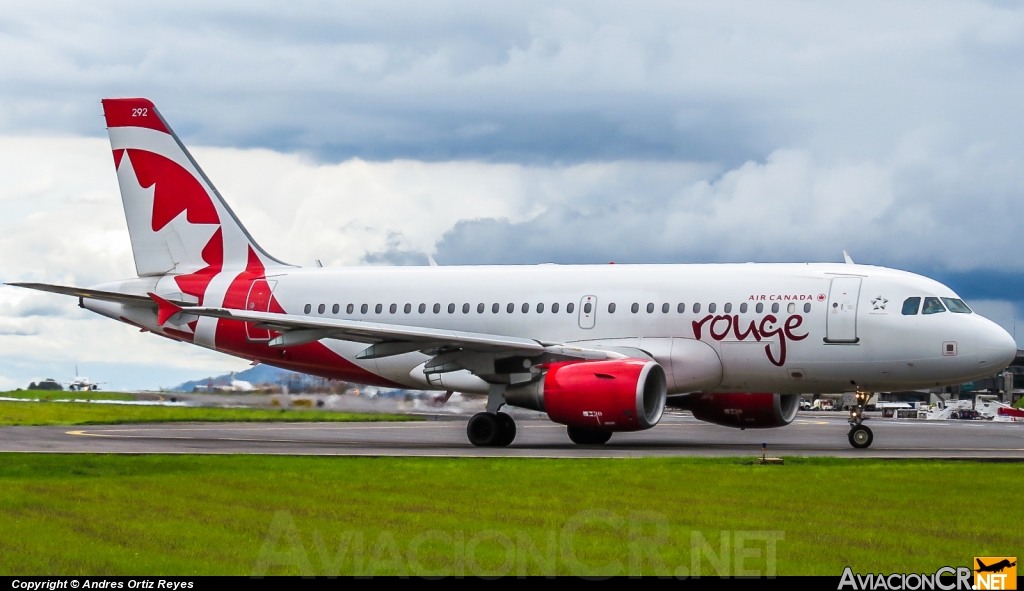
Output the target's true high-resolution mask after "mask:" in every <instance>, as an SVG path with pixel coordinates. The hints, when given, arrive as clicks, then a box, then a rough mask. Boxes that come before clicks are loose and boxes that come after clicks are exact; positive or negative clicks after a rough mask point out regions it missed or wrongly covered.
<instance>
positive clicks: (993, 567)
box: [976, 558, 1017, 573]
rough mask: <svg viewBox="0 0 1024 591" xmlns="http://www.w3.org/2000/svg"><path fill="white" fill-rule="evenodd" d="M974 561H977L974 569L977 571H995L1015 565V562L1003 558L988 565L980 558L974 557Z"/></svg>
mask: <svg viewBox="0 0 1024 591" xmlns="http://www.w3.org/2000/svg"><path fill="white" fill-rule="evenodd" d="M976 561H977V563H978V568H977V569H976V570H977V571H978V572H979V573H997V572H999V571H1002V570H1005V569H1008V568H1010V567H1012V566H1017V563H1016V562H1010V561H1009V560H1007V559H1005V558H1004V559H1002V560H1000V561H999V562H997V563H995V564H990V565H988V566H986V565H985V563H984V562H982V561H981V559H980V558H978V559H976Z"/></svg>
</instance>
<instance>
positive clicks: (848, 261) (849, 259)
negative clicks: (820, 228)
mask: <svg viewBox="0 0 1024 591" xmlns="http://www.w3.org/2000/svg"><path fill="white" fill-rule="evenodd" d="M843 258H844V259H846V264H847V265H856V264H857V263H855V262H853V259H852V258H850V253H848V252H846V251H845V250H844V251H843Z"/></svg>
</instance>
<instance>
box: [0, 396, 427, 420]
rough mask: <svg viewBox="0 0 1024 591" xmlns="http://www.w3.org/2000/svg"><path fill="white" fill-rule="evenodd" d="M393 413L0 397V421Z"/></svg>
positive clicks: (394, 417) (335, 417)
mask: <svg viewBox="0 0 1024 591" xmlns="http://www.w3.org/2000/svg"><path fill="white" fill-rule="evenodd" d="M409 420H417V418H416V417H410V416H407V415H394V414H373V413H347V412H333V411H323V410H283V409H282V410H270V409H266V410H263V409H250V408H199V407H180V406H128V405H121V404H88V403H81V404H79V403H71V402H14V401H6V400H5V401H0V425H101V424H116V423H167V422H196V421H201V422H224V421H232V422H240V421H241V422H251V421H296V422H297V421H302V422H309V421H314V422H337V421H409Z"/></svg>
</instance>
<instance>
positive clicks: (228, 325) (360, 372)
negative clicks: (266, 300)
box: [215, 248, 403, 388]
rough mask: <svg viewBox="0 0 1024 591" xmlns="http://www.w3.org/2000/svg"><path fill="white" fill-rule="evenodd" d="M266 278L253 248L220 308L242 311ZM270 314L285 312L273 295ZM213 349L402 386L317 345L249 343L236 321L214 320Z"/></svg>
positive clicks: (361, 381)
mask: <svg viewBox="0 0 1024 591" xmlns="http://www.w3.org/2000/svg"><path fill="white" fill-rule="evenodd" d="M265 275H266V273H265V269H264V267H263V263H261V262H260V259H259V256H257V254H256V253H255V252H254V251H253V249H252V248H249V261H248V264H247V265H246V269H245V271H242V272H241V273H239V274H238V276H237V277H235V279H234V281H232V282H231V285H230V286H229V287H228V290H227V293H225V294H224V306H223V307H225V308H231V309H236V310H244V309H245V300H246V297H247V296H248V295H249V290H250V289H251V288H252V285H253V283H255V282H256V281H266V277H265ZM269 311H270V312H276V313H284V308H283V307H281V304H280V303H278V301H277V300H276V299H275V298H274V297H273V295H271V298H270V310H269ZM215 346H216V348H217V349H218V350H220V351H224V352H227V353H231V354H233V355H238V356H239V357H244V358H246V359H253V360H259V361H260V362H262V363H266V364H267V365H273V366H275V367H280V368H283V369H287V370H290V371H298V372H302V373H308V374H312V375H315V376H319V377H322V378H328V379H332V380H342V381H346V382H356V383H359V384H368V385H371V386H383V387H386V388H401V387H403V386H402V385H401V384H397V383H395V382H392V381H390V380H387V379H385V378H382V377H380V376H378V375H377V374H374V373H370V372H369V371H366V370H365V369H363V368H361V367H359V366H358V365H356V364H354V363H352V362H351V361H349V360H347V359H345V358H344V357H342V356H340V355H338V354H337V353H335V352H334V351H332V350H330V349H329V348H327V346H325V345H323V344H321V343H319V342H313V343H308V344H305V345H298V346H295V347H288V348H286V349H278V348H274V347H270V346H268V345H267V343H266V342H264V341H250V340H249V338H248V336H247V335H246V330H245V323H244V322H240V321H238V320H225V319H218V320H217V336H216V339H215Z"/></svg>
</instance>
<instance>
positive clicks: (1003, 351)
mask: <svg viewBox="0 0 1024 591" xmlns="http://www.w3.org/2000/svg"><path fill="white" fill-rule="evenodd" d="M1016 356H1017V343H1016V342H1015V341H1014V340H1013V337H1012V336H1010V333H1008V332H1006V331H1005V330H1004V329H1003V328H1002V327H1001V326H996V325H995V324H993V325H992V326H990V327H988V330H986V331H984V334H983V335H982V336H981V337H980V338H979V340H978V357H979V358H980V360H981V361H983V362H985V366H986V367H989V368H992V369H993V370H995V371H999V370H1002V369H1003V368H1005V367H1007V366H1008V365H1010V362H1012V361H1013V359H1014V358H1015V357H1016Z"/></svg>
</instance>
